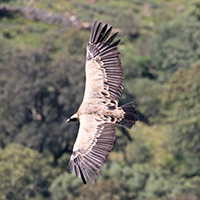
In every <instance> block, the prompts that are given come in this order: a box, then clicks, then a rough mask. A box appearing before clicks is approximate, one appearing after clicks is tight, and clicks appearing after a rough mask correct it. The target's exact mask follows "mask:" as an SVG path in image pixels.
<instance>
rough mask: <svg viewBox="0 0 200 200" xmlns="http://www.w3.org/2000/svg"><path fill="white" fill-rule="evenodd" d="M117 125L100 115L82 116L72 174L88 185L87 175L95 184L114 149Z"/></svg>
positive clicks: (73, 157) (75, 146)
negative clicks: (101, 168) (95, 179)
mask: <svg viewBox="0 0 200 200" xmlns="http://www.w3.org/2000/svg"><path fill="white" fill-rule="evenodd" d="M115 133H116V128H115V123H113V122H111V121H109V120H108V119H107V121H106V120H104V119H101V118H100V116H98V115H88V114H85V115H82V116H81V119H80V127H79V132H78V137H77V139H76V143H75V144H74V148H73V153H72V156H71V159H70V172H71V173H73V172H74V170H75V173H76V175H77V177H79V178H80V177H81V178H82V180H83V183H84V184H86V183H87V178H86V174H87V175H88V177H89V179H90V181H91V182H92V183H93V184H94V177H93V174H95V175H96V176H97V177H99V174H98V170H99V169H100V167H101V166H102V165H103V162H104V161H105V159H106V158H107V156H108V155H109V153H110V151H111V150H112V148H113V143H114V140H115Z"/></svg>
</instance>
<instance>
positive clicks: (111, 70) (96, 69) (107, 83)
mask: <svg viewBox="0 0 200 200" xmlns="http://www.w3.org/2000/svg"><path fill="white" fill-rule="evenodd" d="M111 30H112V27H108V25H107V24H105V25H104V26H103V24H102V21H100V22H99V23H97V20H95V22H94V24H93V27H92V31H91V36H90V41H89V43H88V45H87V58H86V66H85V73H86V84H85V93H84V98H83V102H82V104H81V105H80V107H79V109H78V112H77V113H75V114H74V115H72V116H71V117H70V118H69V119H68V120H67V122H71V121H74V122H78V121H79V122H80V127H79V131H78V136H77V139H76V142H75V144H74V147H73V153H72V155H71V159H70V163H69V164H70V172H71V173H73V172H74V171H75V173H76V175H77V177H79V178H80V177H81V178H82V180H83V183H84V184H86V183H87V176H88V177H89V179H90V181H91V182H92V183H93V184H94V177H93V174H95V175H96V176H97V177H99V173H98V170H99V169H100V167H101V166H102V165H103V162H104V161H105V159H106V158H107V156H108V154H109V153H110V151H111V150H112V148H113V143H114V140H115V133H116V128H115V127H116V124H120V125H122V126H124V127H126V128H132V126H133V125H134V124H135V121H137V120H138V114H137V111H136V110H135V106H134V104H133V103H132V102H131V103H127V104H125V105H122V106H120V107H118V101H119V100H120V97H121V93H122V89H123V70H122V65H121V60H120V57H119V56H120V53H119V52H118V51H117V49H118V47H117V45H118V44H119V42H120V40H117V41H116V42H113V40H114V39H115V37H116V36H117V34H118V33H114V34H113V35H112V36H111V37H110V38H109V39H108V37H109V36H110V34H111ZM112 42H113V43H112Z"/></svg>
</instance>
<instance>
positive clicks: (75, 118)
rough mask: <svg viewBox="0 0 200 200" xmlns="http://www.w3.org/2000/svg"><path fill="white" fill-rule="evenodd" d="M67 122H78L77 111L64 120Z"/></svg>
mask: <svg viewBox="0 0 200 200" xmlns="http://www.w3.org/2000/svg"><path fill="white" fill-rule="evenodd" d="M68 122H79V119H78V115H77V113H75V114H73V115H72V116H71V117H70V118H69V119H68V120H67V121H66V123H68Z"/></svg>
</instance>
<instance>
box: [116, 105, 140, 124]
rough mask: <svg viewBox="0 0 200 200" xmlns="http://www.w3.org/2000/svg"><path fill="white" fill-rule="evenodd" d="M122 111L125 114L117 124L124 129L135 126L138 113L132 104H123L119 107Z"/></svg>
mask: <svg viewBox="0 0 200 200" xmlns="http://www.w3.org/2000/svg"><path fill="white" fill-rule="evenodd" d="M121 108H122V109H123V111H124V112H125V114H124V118H123V119H122V120H121V121H120V122H118V124H120V125H121V126H124V127H125V128H132V126H133V125H134V124H135V122H136V121H138V118H139V116H138V113H137V110H136V109H135V106H134V104H133V102H130V103H127V104H124V105H122V106H121Z"/></svg>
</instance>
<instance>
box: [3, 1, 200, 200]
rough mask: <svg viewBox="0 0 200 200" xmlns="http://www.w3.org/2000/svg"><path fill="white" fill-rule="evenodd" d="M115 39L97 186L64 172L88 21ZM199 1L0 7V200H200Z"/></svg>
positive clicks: (80, 88)
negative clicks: (119, 89)
mask: <svg viewBox="0 0 200 200" xmlns="http://www.w3.org/2000/svg"><path fill="white" fill-rule="evenodd" d="M96 18H97V19H98V20H101V19H103V20H104V22H108V23H109V24H111V25H113V27H114V31H119V37H120V38H121V39H122V41H121V43H120V45H119V50H120V52H121V58H122V63H123V69H124V78H125V80H124V86H125V89H124V91H123V94H122V99H121V101H120V104H123V103H126V102H129V101H133V102H135V104H136V106H137V109H138V112H139V114H140V122H138V123H137V124H136V125H135V126H134V128H133V129H132V130H126V129H124V128H120V127H118V128H117V138H116V141H115V145H114V148H113V151H112V152H111V154H110V155H109V157H108V159H107V161H106V162H105V164H104V166H103V167H102V168H101V170H100V178H99V179H98V180H96V184H95V185H92V184H91V183H88V184H87V185H86V186H83V184H82V182H81V180H80V179H78V178H77V177H76V176H75V175H74V174H73V175H71V174H69V166H68V162H69V158H70V155H71V151H72V146H73V143H74V141H75V138H76V134H77V130H78V125H77V124H70V125H67V124H66V123H65V121H66V119H67V118H68V117H69V116H70V115H71V114H73V113H74V112H76V110H77V108H78V106H79V104H80V103H81V101H82V98H83V92H84V77H85V74H84V64H85V52H86V51H85V47H86V44H87V42H88V39H89V34H90V26H91V24H92V23H93V21H94V19H96ZM199 77H200V4H199V2H198V1H196V0H191V1H188V0H173V1H171V0H141V1H140V0H126V1H121V0H111V1H106V0H87V1H83V0H74V1H65V0H59V1H55V0H51V1H49V0H45V1H40V0H0V119H1V120H0V180H1V183H0V199H1V200H40V199H41V200H42V199H47V200H66V199H69V200H75V199H80V200H82V199H102V200H103V199H113V200H118V199H126V200H132V199H135V200H188V199H190V200H198V199H200V192H199V191H200V136H199V135H200V125H199V121H200V113H199V110H200V79H199Z"/></svg>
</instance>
